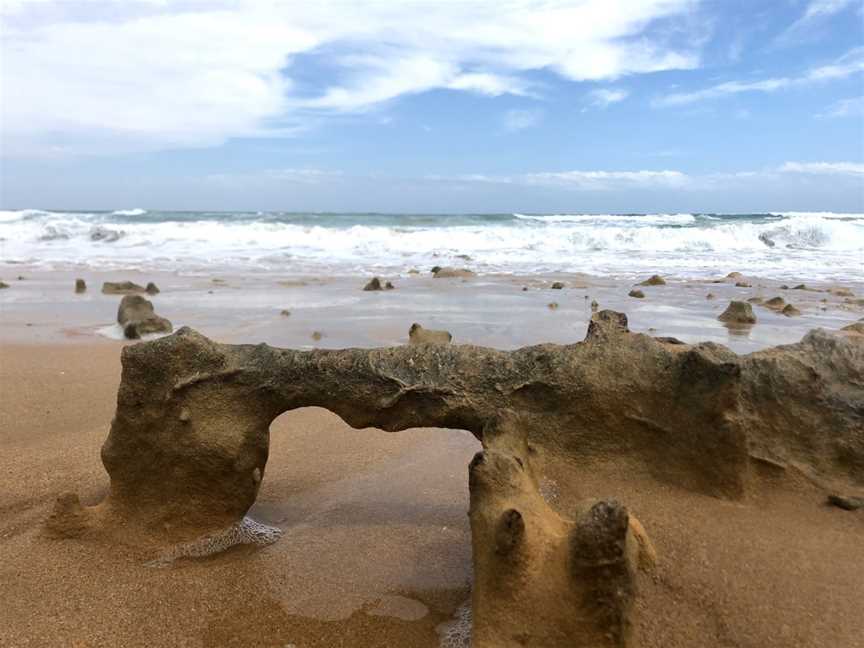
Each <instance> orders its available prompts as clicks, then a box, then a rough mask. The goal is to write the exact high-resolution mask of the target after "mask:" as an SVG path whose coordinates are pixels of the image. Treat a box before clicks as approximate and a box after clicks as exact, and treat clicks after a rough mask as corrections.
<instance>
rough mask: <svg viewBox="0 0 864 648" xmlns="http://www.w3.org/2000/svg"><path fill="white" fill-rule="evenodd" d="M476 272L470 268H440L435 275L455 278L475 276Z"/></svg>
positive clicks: (439, 277) (436, 276)
mask: <svg viewBox="0 0 864 648" xmlns="http://www.w3.org/2000/svg"><path fill="white" fill-rule="evenodd" d="M436 267H437V266H436ZM475 274H476V273H475V272H474V271H473V270H469V269H468V268H449V267H448V268H440V267H439V268H438V269H437V270H436V271H435V273H434V276H435V278H436V279H454V278H468V277H473V276H475Z"/></svg>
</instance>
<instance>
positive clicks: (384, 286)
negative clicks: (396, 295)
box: [363, 277, 394, 291]
mask: <svg viewBox="0 0 864 648" xmlns="http://www.w3.org/2000/svg"><path fill="white" fill-rule="evenodd" d="M393 288H394V286H393V284H392V283H390V282H389V281H381V280H380V279H379V278H378V277H372V279H370V280H369V283H367V284H366V285H365V286H363V290H368V291H371V290H393Z"/></svg>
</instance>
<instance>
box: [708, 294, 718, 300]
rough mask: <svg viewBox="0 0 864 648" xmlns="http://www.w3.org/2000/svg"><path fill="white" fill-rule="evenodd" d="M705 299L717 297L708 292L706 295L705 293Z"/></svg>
mask: <svg viewBox="0 0 864 648" xmlns="http://www.w3.org/2000/svg"><path fill="white" fill-rule="evenodd" d="M705 299H717V295H715V294H714V293H708V294H707V295H705Z"/></svg>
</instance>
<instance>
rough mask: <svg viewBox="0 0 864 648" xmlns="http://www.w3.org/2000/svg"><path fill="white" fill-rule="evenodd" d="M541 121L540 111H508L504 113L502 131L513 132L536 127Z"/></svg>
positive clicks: (541, 113)
mask: <svg viewBox="0 0 864 648" xmlns="http://www.w3.org/2000/svg"><path fill="white" fill-rule="evenodd" d="M542 119H543V112H542V111H541V110H536V109H534V110H515V109H514V110H508V111H507V112H506V113H504V129H505V130H508V131H511V132H515V131H520V130H525V129H526V128H532V127H534V126H537V125H538V124H539V123H540V121H541V120H542Z"/></svg>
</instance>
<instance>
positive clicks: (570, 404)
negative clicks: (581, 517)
mask: <svg viewBox="0 0 864 648" xmlns="http://www.w3.org/2000/svg"><path fill="white" fill-rule="evenodd" d="M122 364H123V374H122V380H121V385H120V389H119V392H118V401H117V413H116V416H115V418H114V421H113V423H112V426H111V432H110V434H109V435H108V439H107V440H106V442H105V444H104V446H103V449H102V460H103V463H104V464H105V468H106V470H107V471H108V474H109V475H110V477H111V491H110V495H109V496H108V497H107V499H106V501H105V503H104V504H103V505H102V509H103V510H106V511H110V514H111V517H112V519H117V520H120V521H122V524H121V526H122V527H123V528H126V529H132V528H135V529H137V530H138V532H139V533H140V534H141V535H142V536H144V535H147V534H148V533H149V534H150V535H151V536H152V535H154V534H155V536H156V537H160V538H161V537H163V536H165V535H166V534H168V535H169V536H182V537H186V538H188V537H194V536H196V535H199V534H201V533H202V532H206V531H208V530H212V529H221V528H225V527H227V526H228V525H230V524H232V523H234V522H236V521H238V520H240V519H241V518H242V517H243V515H244V514H245V513H246V511H247V510H248V509H249V507H250V506H251V505H252V503H253V502H254V500H255V497H256V495H257V492H258V488H259V485H260V482H261V479H262V478H263V475H264V470H265V465H266V462H267V451H268V445H269V425H270V422H271V421H272V420H273V419H274V418H276V417H277V416H279V414H281V413H283V412H285V411H287V410H291V409H295V408H298V407H305V406H309V405H317V406H322V407H326V408H328V409H329V410H331V411H333V412H335V413H336V414H338V415H339V416H341V417H342V418H343V419H344V420H345V421H346V422H347V423H348V424H349V425H351V426H353V427H356V428H364V427H378V428H380V429H384V430H401V429H406V428H409V427H443V428H459V429H465V430H468V431H470V432H472V433H474V434H475V435H476V436H477V437H478V438H479V439H481V441H483V442H484V444H487V442H488V440H489V439H488V436H487V434H488V425H489V422H490V421H494V420H497V418H498V417H499V415H500V412H502V411H504V410H513V411H515V412H517V413H520V414H523V415H524V416H522V419H521V426H522V427H521V431H520V435H521V438H524V440H525V443H526V444H530V446H531V447H532V448H533V453H534V454H533V455H532V457H533V458H532V461H533V463H534V464H535V466H538V465H539V466H542V465H543V461H544V457H551V456H558V457H560V456H564V457H567V460H568V461H569V462H570V463H571V464H572V466H573V467H574V469H575V470H578V469H579V466H590V465H591V464H592V462H593V461H596V460H598V458H603V460H604V461H607V462H608V461H616V462H617V461H620V462H622V466H625V465H626V466H630V467H632V466H633V465H639V466H642V467H643V469H644V470H646V471H648V473H650V474H651V475H653V476H655V477H656V478H657V479H658V480H661V481H663V482H667V483H671V484H674V485H675V486H677V487H679V488H684V489H689V490H693V491H698V492H701V493H706V494H709V495H713V496H716V497H724V498H739V497H742V496H743V495H744V494H745V493H746V492H747V489H748V487H749V485H750V484H751V480H752V478H753V475H752V473H751V468H750V466H751V463H750V457H751V454H754V453H755V454H756V455H758V456H759V457H763V458H764V457H768V458H770V459H771V461H773V462H775V463H777V464H778V465H784V466H785V465H789V466H793V465H794V466H795V469H796V470H804V469H806V470H809V471H812V472H813V473H814V474H817V475H818V474H826V475H830V476H831V477H832V479H836V480H846V481H848V482H849V483H856V484H858V485H860V484H861V483H864V390H862V388H861V385H864V338H862V336H858V335H841V334H836V335H832V334H829V333H827V332H824V331H821V330H816V331H812V332H811V333H809V334H808V335H807V336H805V337H804V339H803V340H802V341H801V342H799V343H797V344H792V345H787V346H781V347H777V348H773V349H768V350H765V351H760V352H757V353H753V354H750V355H747V356H740V357H739V356H737V355H736V354H734V353H733V352H731V351H730V350H728V349H727V348H725V347H723V346H720V345H717V344H713V343H702V344H697V345H687V344H666V343H664V342H662V341H658V340H655V339H653V338H651V337H650V336H647V335H641V334H632V333H630V332H629V331H628V330H627V319H626V317H625V316H624V315H623V314H620V313H615V312H613V311H601V312H599V313H596V314H595V315H594V316H593V318H592V321H591V322H590V325H589V328H588V333H587V336H586V338H585V340H584V341H583V342H580V343H577V344H571V345H566V346H558V345H553V344H543V345H538V346H533V347H526V348H523V349H518V350H515V351H499V350H495V349H488V348H484V347H476V346H468V345H462V346H454V345H433V344H421V345H409V346H402V347H395V348H387V349H345V350H321V349H316V350H312V351H294V350H288V349H274V348H271V347H269V346H267V345H264V344H261V345H256V346H252V345H225V344H218V343H216V342H213V341H212V340H209V339H207V338H206V337H204V336H202V335H200V334H198V333H196V332H194V331H192V330H191V329H188V328H182V329H180V330H179V331H177V332H176V333H175V334H174V335H171V336H168V337H163V338H160V339H157V340H153V341H150V342H147V343H143V344H136V345H130V346H127V347H125V348H124V349H123V352H122ZM625 395H626V396H625ZM629 469H630V468H628V470H629Z"/></svg>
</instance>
